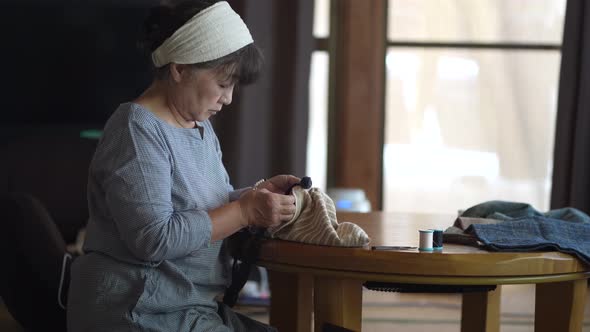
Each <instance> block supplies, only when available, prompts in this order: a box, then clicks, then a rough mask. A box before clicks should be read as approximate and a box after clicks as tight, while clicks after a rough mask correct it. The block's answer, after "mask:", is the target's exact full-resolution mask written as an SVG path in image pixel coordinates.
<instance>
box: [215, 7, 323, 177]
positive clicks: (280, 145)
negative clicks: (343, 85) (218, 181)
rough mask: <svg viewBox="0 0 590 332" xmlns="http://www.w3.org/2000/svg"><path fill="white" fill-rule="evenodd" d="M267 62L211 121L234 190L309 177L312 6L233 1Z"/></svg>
mask: <svg viewBox="0 0 590 332" xmlns="http://www.w3.org/2000/svg"><path fill="white" fill-rule="evenodd" d="M230 4H231V5H232V7H233V8H234V9H235V10H236V11H237V12H238V13H239V14H240V15H241V16H242V18H243V19H244V21H245V22H246V24H247V25H248V27H249V28H250V31H251V33H252V36H253V38H254V41H255V42H256V43H257V44H258V46H259V47H260V48H261V49H262V52H263V54H264V56H265V67H264V69H263V73H262V75H261V77H260V78H259V80H258V81H257V82H256V83H254V84H253V85H250V86H246V87H240V88H239V89H238V91H236V92H235V93H234V101H233V102H232V104H231V105H230V106H229V107H227V108H226V109H225V110H224V111H223V112H220V113H219V115H218V116H217V117H216V118H215V119H214V120H213V123H214V126H215V128H216V132H217V135H218V136H219V140H220V143H221V146H222V151H223V160H224V164H225V166H226V168H227V170H228V173H229V175H230V179H231V182H232V184H233V185H234V187H236V188H239V187H244V186H249V185H252V184H253V183H254V182H256V181H257V180H258V179H260V178H267V177H270V176H272V175H275V174H283V173H290V174H294V175H297V176H303V175H305V165H306V161H305V157H306V145H307V125H308V109H309V106H308V104H309V98H308V95H309V92H308V89H309V88H308V86H309V70H310V62H311V52H312V51H313V48H314V39H313V35H312V22H313V0H296V1H293V0H290V1H275V0H233V1H231V0H230Z"/></svg>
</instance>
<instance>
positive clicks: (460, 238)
mask: <svg viewBox="0 0 590 332" xmlns="http://www.w3.org/2000/svg"><path fill="white" fill-rule="evenodd" d="M500 222H502V220H497V219H486V218H470V217H458V218H457V219H455V222H454V223H453V226H451V227H449V228H447V229H446V230H445V231H444V232H443V242H446V243H457V244H465V245H469V246H475V247H482V246H483V243H482V242H480V241H479V240H478V239H477V238H476V237H475V236H473V235H472V234H470V233H468V232H466V230H467V229H468V228H469V226H471V225H473V224H478V225H487V224H497V223H500Z"/></svg>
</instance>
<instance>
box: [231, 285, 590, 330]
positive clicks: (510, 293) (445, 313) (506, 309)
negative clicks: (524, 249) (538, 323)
mask: <svg viewBox="0 0 590 332" xmlns="http://www.w3.org/2000/svg"><path fill="white" fill-rule="evenodd" d="M534 290H535V287H534V286H533V285H510V286H503V287H502V304H501V312H502V316H501V332H533V331H534V326H533V320H534V307H535V293H534ZM589 294H590V293H589ZM240 310H241V311H242V312H244V313H246V314H248V315H249V316H251V317H252V318H255V319H257V320H260V321H263V322H268V313H267V311H266V310H265V309H264V308H241V309H240ZM585 317H586V319H585V321H584V327H583V330H582V331H583V332H590V296H589V297H588V298H587V300H586V308H585ZM460 319H461V297H460V295H454V294H452V295H448V294H400V293H385V292H374V291H368V290H365V292H364V293H363V325H362V326H363V331H368V332H385V331H387V332H391V331H403V332H427V331H428V332H430V331H437V332H459V331H460V325H459V322H460ZM556 332H559V331H556Z"/></svg>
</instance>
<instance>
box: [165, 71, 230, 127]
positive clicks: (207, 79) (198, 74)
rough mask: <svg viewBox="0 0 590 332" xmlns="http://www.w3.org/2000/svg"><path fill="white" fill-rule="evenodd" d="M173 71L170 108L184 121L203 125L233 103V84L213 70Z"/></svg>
mask: <svg viewBox="0 0 590 332" xmlns="http://www.w3.org/2000/svg"><path fill="white" fill-rule="evenodd" d="M175 67H176V68H173V69H172V79H173V87H172V89H171V93H170V94H169V99H170V100H169V104H171V105H170V107H173V108H174V111H176V112H177V113H178V115H180V116H181V117H182V118H183V119H184V120H185V121H200V122H201V121H205V120H207V119H209V117H211V116H212V115H215V114H217V112H219V111H221V108H222V107H223V106H224V105H229V104H230V103H231V102H232V94H233V90H234V86H235V83H234V82H233V80H231V78H226V77H224V76H226V75H222V74H220V73H219V71H216V70H215V69H194V68H191V67H190V66H175ZM176 69H178V70H176ZM175 70H176V72H175Z"/></svg>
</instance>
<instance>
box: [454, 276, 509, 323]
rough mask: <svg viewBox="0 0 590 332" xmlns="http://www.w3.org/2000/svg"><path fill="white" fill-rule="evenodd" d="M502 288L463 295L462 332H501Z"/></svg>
mask: <svg viewBox="0 0 590 332" xmlns="http://www.w3.org/2000/svg"><path fill="white" fill-rule="evenodd" d="M501 291H502V290H501V286H499V285H498V287H496V289H495V290H493V291H489V292H474V293H464V294H463V304H462V305H461V332H499V331H500V294H501Z"/></svg>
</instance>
